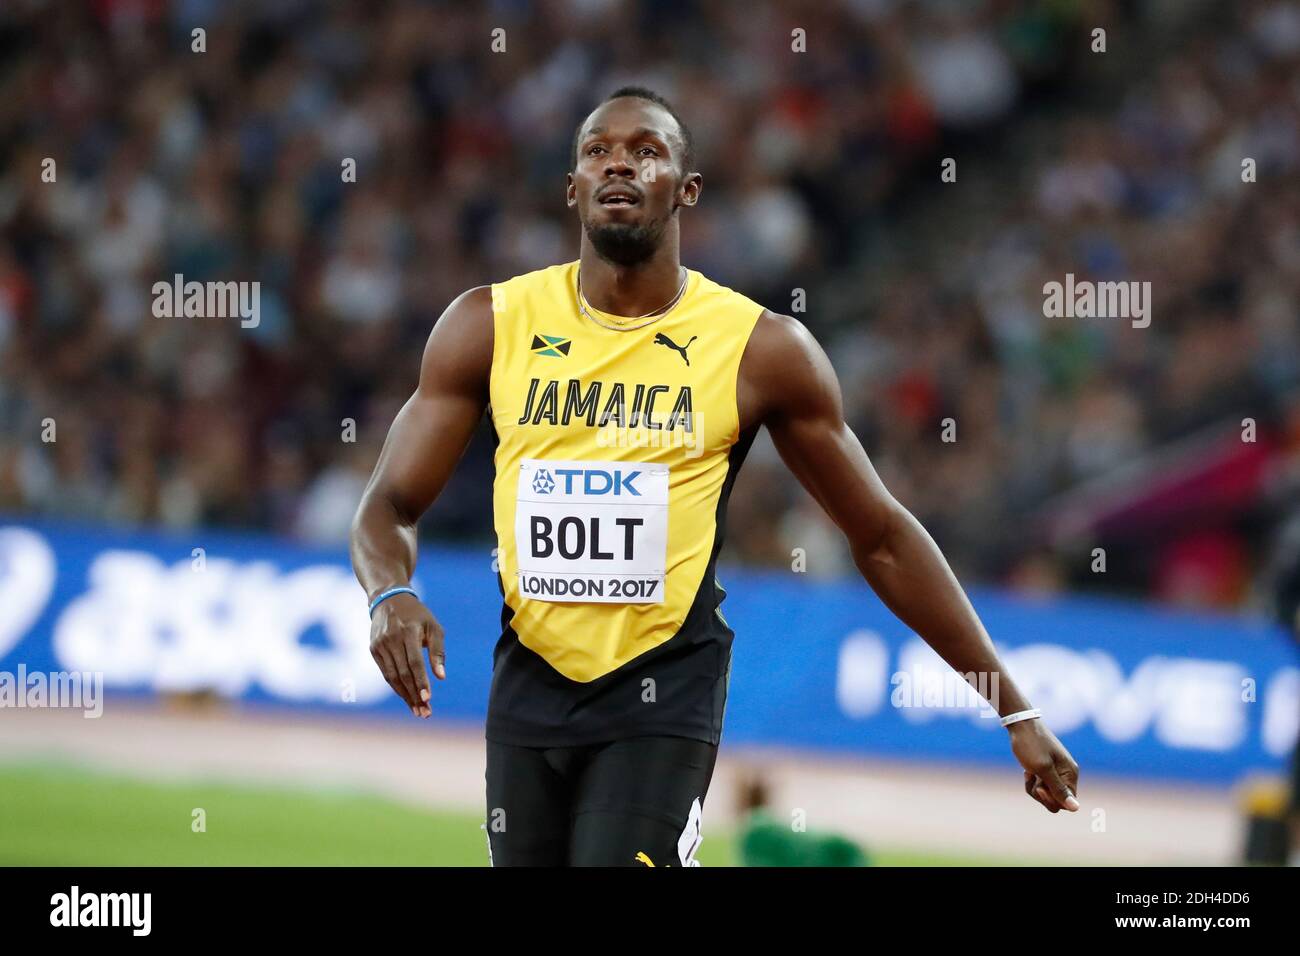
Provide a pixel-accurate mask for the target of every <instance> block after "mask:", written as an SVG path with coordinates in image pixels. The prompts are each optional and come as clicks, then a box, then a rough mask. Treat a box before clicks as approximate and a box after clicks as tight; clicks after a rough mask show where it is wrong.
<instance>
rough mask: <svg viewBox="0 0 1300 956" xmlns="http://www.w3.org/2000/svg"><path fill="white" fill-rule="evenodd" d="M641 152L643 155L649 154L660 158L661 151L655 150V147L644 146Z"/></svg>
mask: <svg viewBox="0 0 1300 956" xmlns="http://www.w3.org/2000/svg"><path fill="white" fill-rule="evenodd" d="M641 152H643V153H649V154H650V155H651V156H658V155H659V150H657V149H655V148H654V147H653V146H642V147H641Z"/></svg>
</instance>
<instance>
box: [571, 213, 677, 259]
mask: <svg viewBox="0 0 1300 956" xmlns="http://www.w3.org/2000/svg"><path fill="white" fill-rule="evenodd" d="M666 223H667V220H664V219H653V220H651V221H650V222H644V223H638V224H635V225H633V224H630V223H625V222H611V223H607V224H606V225H603V226H591V225H588V224H587V223H583V224H582V228H583V231H584V232H585V233H586V234H587V239H588V240H589V241H590V242H591V247H592V248H593V249H595V250H596V255H598V256H600V257H601V258H602V259H604V260H605V261H606V262H610V263H613V264H614V265H616V266H635V265H638V264H640V263H642V262H645V261H646V260H647V259H649V258H650V257H651V256H653V255H654V254H655V252H656V250H658V248H659V240H660V239H661V238H662V237H663V234H664V226H665V225H666Z"/></svg>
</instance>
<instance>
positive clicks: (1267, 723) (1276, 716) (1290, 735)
mask: <svg viewBox="0 0 1300 956" xmlns="http://www.w3.org/2000/svg"><path fill="white" fill-rule="evenodd" d="M1262 701H1263V704H1264V749H1265V750H1267V751H1268V752H1269V753H1270V754H1272V755H1273V756H1274V757H1282V756H1285V755H1288V754H1290V753H1291V750H1292V748H1294V746H1295V740H1296V735H1297V734H1300V668H1295V667H1284V668H1282V670H1280V671H1278V672H1277V674H1275V675H1274V676H1273V679H1272V680H1270V681H1269V682H1268V687H1267V688H1265V690H1264V696H1263V698H1262Z"/></svg>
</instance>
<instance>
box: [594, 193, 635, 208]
mask: <svg viewBox="0 0 1300 956" xmlns="http://www.w3.org/2000/svg"><path fill="white" fill-rule="evenodd" d="M640 201H641V200H640V199H639V198H638V197H637V196H636V195H635V194H633V193H625V192H611V193H606V194H605V195H604V196H602V197H601V198H600V204H601V205H602V206H635V205H636V204H637V203H639V202H640Z"/></svg>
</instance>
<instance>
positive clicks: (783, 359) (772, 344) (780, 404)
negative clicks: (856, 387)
mask: <svg viewBox="0 0 1300 956" xmlns="http://www.w3.org/2000/svg"><path fill="white" fill-rule="evenodd" d="M737 391H738V393H739V394H738V396H737V397H738V401H739V403H740V412H741V422H742V425H748V424H759V423H762V422H766V421H768V420H769V419H771V418H772V417H774V416H779V415H782V414H788V413H790V412H800V413H807V414H815V413H818V412H820V411H822V410H826V411H837V410H838V407H839V400H840V396H839V385H838V383H837V381H836V378H835V372H834V370H833V369H832V368H831V363H830V360H829V359H828V358H827V357H826V353H825V352H824V351H823V350H822V347H821V346H820V345H819V344H818V343H817V340H816V339H815V338H814V337H813V334H812V333H811V332H809V331H808V328H807V326H805V325H804V324H803V323H802V322H800V321H799V320H798V319H796V318H794V317H792V316H789V315H782V314H780V313H779V312H771V311H768V310H766V309H765V310H763V313H762V314H761V315H760V316H759V317H758V322H757V323H755V325H754V331H753V332H752V333H751V334H750V337H749V342H748V344H747V345H746V346H745V354H744V357H743V358H742V359H741V363H740V380H739V382H738V385H737Z"/></svg>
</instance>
